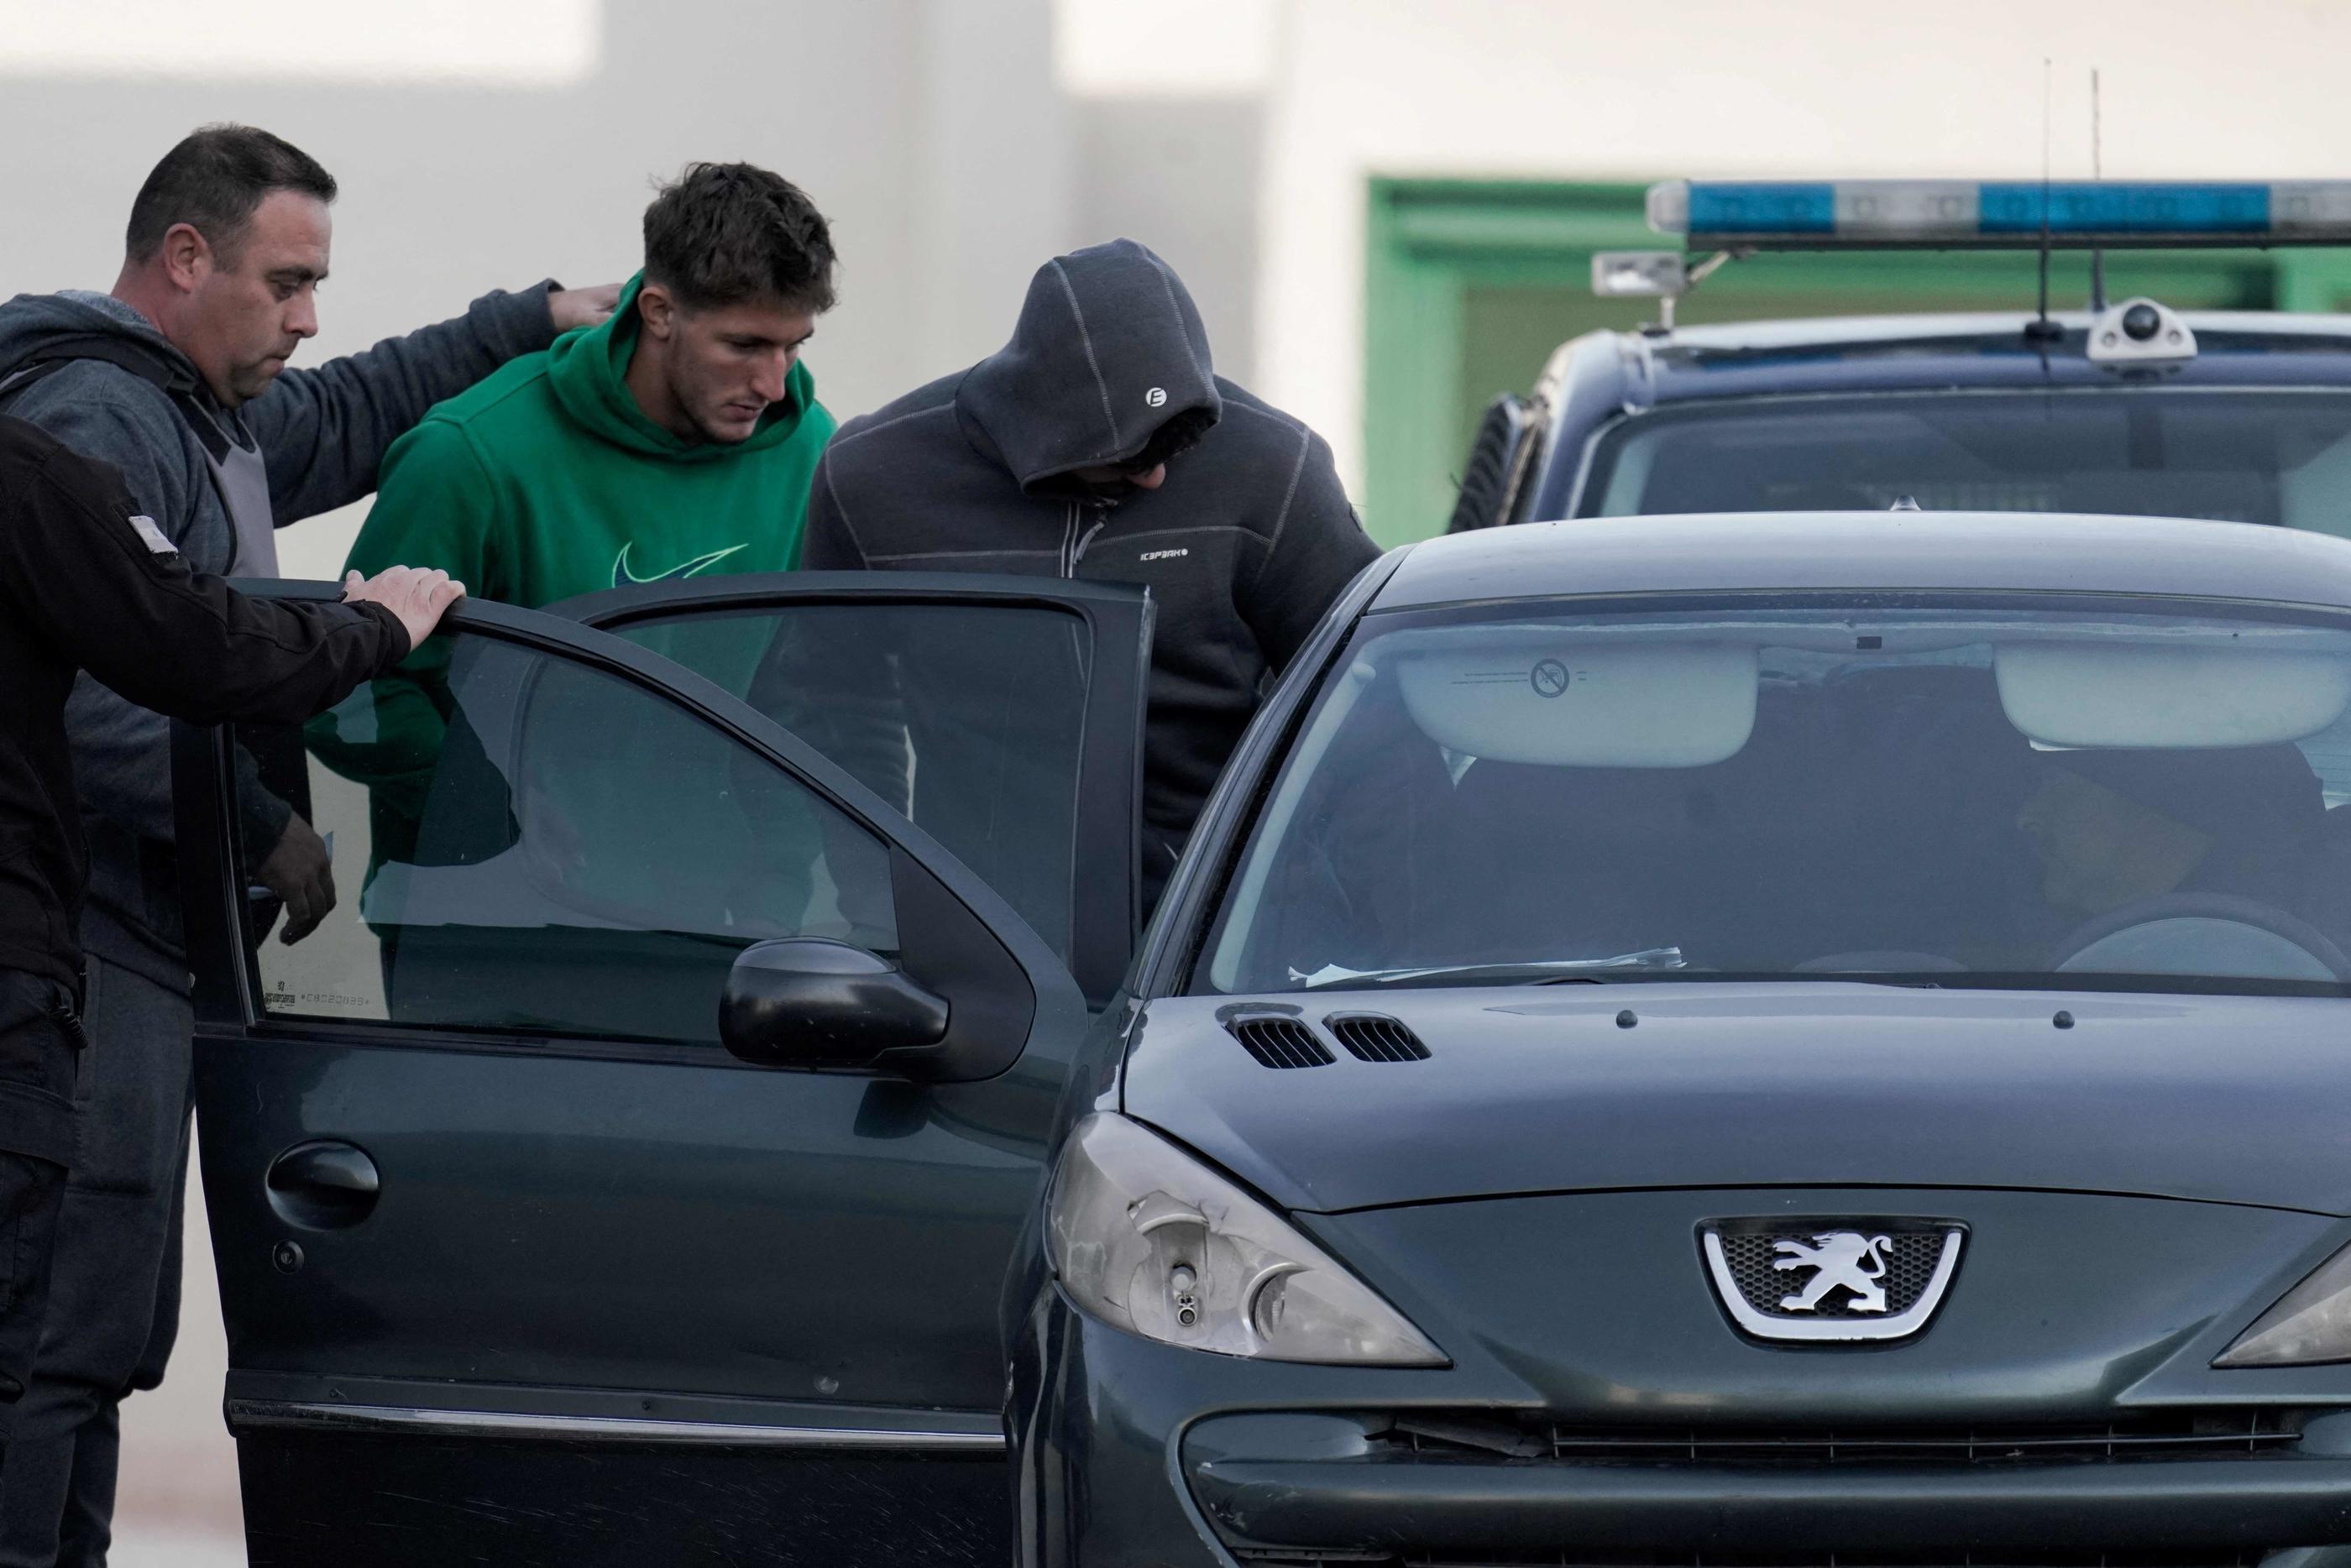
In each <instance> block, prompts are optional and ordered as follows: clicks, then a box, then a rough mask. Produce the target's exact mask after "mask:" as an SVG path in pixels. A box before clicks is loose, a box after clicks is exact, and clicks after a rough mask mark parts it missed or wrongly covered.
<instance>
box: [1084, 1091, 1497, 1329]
mask: <svg viewBox="0 0 2351 1568" xmlns="http://www.w3.org/2000/svg"><path fill="white" fill-rule="evenodd" d="M1045 1222H1046V1235H1047V1238H1048V1240H1047V1246H1048V1248H1049V1249H1050V1253H1051V1257H1052V1262H1053V1271H1054V1272H1055V1273H1056V1274H1058V1275H1059V1276H1060V1277H1061V1284H1062V1288H1064V1289H1065V1290H1067V1291H1068V1292H1069V1293H1070V1294H1071V1296H1072V1297H1073V1298H1075V1299H1076V1301H1077V1302H1078V1303H1079V1304H1080V1305H1081V1306H1082V1307H1084V1308H1085V1309H1086V1310H1087V1311H1088V1312H1090V1313H1092V1314H1094V1315H1096V1316H1098V1317H1101V1318H1102V1319H1104V1320H1105V1321H1107V1322H1109V1323H1110V1324H1113V1325H1115V1326H1116V1327H1119V1328H1123V1329H1125V1330H1127V1331H1129V1332H1130V1333H1134V1334H1141V1335H1143V1336H1144V1338H1146V1339H1156V1340H1160V1341H1162V1342H1164V1343H1165V1344H1168V1345H1184V1346H1186V1347H1187V1348H1189V1349H1193V1350H1207V1351H1214V1352H1216V1353H1217V1354H1218V1355H1249V1356H1257V1357H1259V1358H1261V1359H1263V1360H1268V1361H1320V1362H1339V1363H1347V1364H1351V1365H1354V1366H1448V1365H1450V1363H1448V1362H1447V1359H1446V1356H1445V1353H1444V1352H1442V1351H1440V1350H1438V1349H1437V1346H1435V1345H1431V1344H1430V1343H1429V1342H1428V1338H1427V1336H1426V1335H1425V1334H1422V1333H1421V1332H1420V1330H1418V1329H1416V1328H1415V1327H1413V1325H1412V1324H1409V1323H1407V1322H1406V1321H1405V1318H1404V1314H1401V1313H1399V1312H1397V1311H1396V1310H1395V1308H1394V1307H1392V1306H1390V1305H1388V1303H1385V1302H1384V1301H1382V1300H1381V1299H1380V1298H1379V1297H1378V1296H1377V1295H1375V1294H1374V1293H1373V1292H1372V1291H1371V1289H1370V1288H1369V1287H1368V1286H1366V1285H1364V1283H1363V1282H1361V1281H1359V1280H1357V1279H1356V1278H1355V1277H1354V1276H1353V1274H1350V1273H1349V1272H1346V1270H1344V1269H1343V1268H1341V1267H1340V1266H1339V1264H1338V1263H1337V1262H1334V1261H1333V1260H1332V1258H1331V1257H1330V1255H1329V1254H1328V1253H1326V1252H1324V1251H1322V1248H1320V1247H1317V1246H1316V1245H1315V1244H1314V1243H1313V1242H1311V1241H1308V1240H1307V1239H1306V1238H1305V1237H1304V1236H1302V1235H1301V1234H1300V1233H1299V1232H1298V1230H1297V1229H1296V1227H1294V1226H1292V1225H1291V1224H1290V1223H1289V1221H1287V1220H1283V1219H1282V1218H1281V1217H1280V1215H1278V1214H1276V1213H1275V1212H1274V1211H1273V1210H1270V1209H1269V1208H1267V1207H1266V1206H1265V1205H1264V1204H1263V1203H1260V1202H1259V1201H1258V1200H1257V1199H1254V1198H1252V1197H1250V1196H1249V1194H1248V1193H1246V1192H1244V1191H1242V1190H1241V1189H1239V1188H1238V1187H1237V1186H1235V1185H1234V1184H1233V1183H1232V1182H1231V1181H1229V1180H1228V1179H1225V1178H1224V1177H1221V1176H1219V1175H1217V1173H1216V1172H1215V1171H1213V1170H1210V1169H1208V1168H1207V1167H1206V1166H1204V1165H1202V1164H1201V1163H1200V1162H1199V1161H1197V1160H1196V1159H1194V1158H1191V1157H1190V1156H1189V1155H1186V1154H1184V1153H1182V1152H1181V1151H1179V1150H1178V1149H1176V1148H1175V1147H1174V1146H1173V1145H1171V1144H1169V1143H1167V1142H1165V1140H1164V1139H1161V1138H1159V1137H1155V1136H1154V1135H1152V1134H1151V1133H1148V1132H1145V1131H1144V1129H1143V1127H1141V1126H1140V1125H1139V1124H1137V1123H1135V1122H1132V1121H1129V1120H1128V1119H1127V1118H1126V1117H1124V1116H1114V1115H1111V1114H1108V1113H1099V1114H1096V1115H1094V1116H1088V1117H1087V1118H1086V1119H1085V1120H1084V1121H1082V1122H1081V1123H1079V1124H1078V1126H1077V1127H1076V1129H1075V1130H1074V1131H1073V1132H1072V1133H1071V1135H1070V1141H1069V1142H1068V1144H1067V1145H1066V1146H1064V1147H1063V1148H1062V1150H1061V1165H1060V1167H1059V1168H1058V1169H1056V1170H1055V1171H1054V1173H1053V1186H1052V1190H1051V1192H1050V1195H1049V1196H1048V1197H1047V1199H1046V1210H1045Z"/></svg>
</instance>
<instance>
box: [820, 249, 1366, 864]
mask: <svg viewBox="0 0 2351 1568" xmlns="http://www.w3.org/2000/svg"><path fill="white" fill-rule="evenodd" d="M1378 554H1379V549H1378V547H1377V546H1376V545H1374V544H1373V543H1372V542H1371V540H1370V539H1369V538H1367V537H1365V535H1364V531H1363V528H1362V526H1361V524H1358V523H1357V522H1356V519H1355V514H1354V511H1353V508H1352V507H1351V506H1350V505H1349V504H1348V503H1347V496H1346V493H1345V491H1344V490H1343V489H1342V488H1341V487H1340V483H1339V476H1338V474H1337V472H1335V471H1334V470H1333V468H1332V462H1331V449H1330V447H1329V446H1328V445H1326V444H1325V443H1324V442H1323V441H1322V438H1321V437H1320V436H1317V435H1316V434H1315V433H1314V432H1313V431H1311V430H1309V429H1307V427H1306V426H1305V425H1303V424H1301V422H1300V421H1297V420H1295V419H1292V418H1291V417H1290V415H1288V414H1285V413H1283V412H1282V411H1281V410H1279V409H1276V408H1273V407H1271V406H1270V405H1269V404H1267V403H1265V402H1262V401H1260V400H1258V399H1257V398H1254V397H1252V396H1250V395H1249V393H1248V392H1247V391H1245V390H1244V389H1241V388H1239V387H1238V386H1236V385H1234V384H1233V383H1232V382H1230V381H1228V380H1226V379H1224V378H1223V377H1221V376H1218V375H1217V374H1216V373H1215V372H1214V370H1213V369H1211V368H1210V365H1209V358H1208V340H1207V331H1206V330H1205V329H1204V328H1203V327H1201V325H1200V314H1199V311H1198V310H1197V309H1196V308H1195V307H1194V306H1193V304H1192V298H1191V296H1190V295H1189V294H1187V293H1186V291H1185V288H1184V285H1183V282H1182V280H1181V279H1179V278H1178V277H1176V275H1175V272H1174V271H1173V269H1171V268H1170V267H1169V266H1168V265H1167V264H1166V263H1165V262H1163V261H1161V260H1160V259H1159V258H1158V257H1157V256H1156V255H1154V254H1152V253H1151V252H1150V251H1149V250H1147V249H1145V248H1144V247H1143V246H1142V245H1139V244H1135V243H1134V241H1132V240H1117V241H1113V243H1111V244H1105V245H1095V246H1092V247H1090V248H1088V249H1085V250H1081V251H1077V252H1074V253H1072V254H1069V255H1065V256H1056V257H1055V258H1054V259H1053V260H1051V261H1050V262H1047V263H1046V264H1045V265H1044V266H1043V267H1041V268H1040V269H1039V271H1038V273H1037V275H1036V277H1035V279H1034V280H1033V281H1032V282H1031V283H1030V284H1029V298H1028V302H1027V304H1026V305H1024V306H1022V307H1021V312H1020V319H1019V324H1018V325H1017V326H1016V327H1014V328H1013V333H1012V340H1011V341H1010V342H1009V343H1008V344H1006V345H1005V346H1004V348H1002V349H1001V350H999V351H998V353H996V354H994V355H991V356H990V357H989V358H986V359H983V360H981V361H980V362H979V363H978V364H977V365H974V366H973V367H971V368H970V369H967V370H961V371H958V372H956V374H954V375H952V376H947V377H945V378H943V379H939V380H936V381H934V382H932V383H931V384H930V385H928V386H926V387H923V388H920V389H916V390H914V391H912V392H909V393H907V394H906V395H905V396H904V397H903V398H900V399H899V400H897V401H895V402H893V403H891V404H889V405H887V406H886V407H884V408H882V409H879V410H875V411H874V412H872V413H871V414H867V415H865V416H864V417H863V418H862V419H856V420H852V421H850V422H849V423H848V424H846V425H843V426H842V427H841V433H840V434H839V435H837V436H835V437H834V438H833V441H832V444H831V447H829V448H828V449H827V450H826V452H825V455H824V459H823V461H822V462H820V463H819V464H818V465H817V471H816V480H815V483H814V487H813V490H812V492H811V493H810V498H809V516H808V531H807V534H806V536H805V543H804V545H803V549H802V555H801V562H800V564H801V565H802V566H806V567H808V568H810V569H812V570H823V569H827V568H843V567H848V568H856V567H882V568H893V569H896V570H901V571H959V572H1015V573H1022V574H1026V575H1029V576H1061V577H1084V578H1089V579H1094V580H1101V581H1108V582H1121V583H1139V584H1142V585H1144V587H1148V588H1149V589H1150V590H1151V597H1152V598H1153V600H1154V601H1155V604H1156V605H1157V633H1156V636H1155V640H1154V642H1153V645H1152V652H1151V708H1150V714H1149V718H1148V721H1147V725H1146V731H1145V739H1144V788H1143V815H1144V866H1143V874H1144V897H1145V902H1146V907H1147V905H1148V904H1149V903H1150V902H1152V901H1155V899H1156V898H1157V896H1158V891H1159V889H1160V888H1162V887H1164V886H1165V882H1166V878H1167V873H1168V871H1169V869H1170V868H1172V867H1173V866H1174V865H1175V857H1176V855H1177V854H1178V853H1179V852H1180V851H1181V850H1182V848H1183V846H1184V841H1185V839H1186V836H1189V834H1190V833H1191V829H1192V822H1193V819H1194V818H1195V817H1196V816H1197V815H1199V810H1200V805H1201V802H1202V801H1203V800H1204V799H1206V797H1207V793H1208V790H1209V787H1210V786H1211V785H1212V784H1215V783H1216V779H1217V774H1218V773H1219V772H1220V771H1222V769H1223V767H1224V765H1225V759H1226V758H1227V757H1228V755H1230V754H1231V752H1232V749H1233V746H1234V744H1235V743H1236V742H1238V740H1239V739H1240V733H1241V731H1242V729H1243V728H1244V727H1245V726H1246V725H1247V724H1248V722H1249V715H1250V714H1251V713H1253V712H1254V711H1256V708H1257V703H1258V698H1259V691H1260V687H1261V685H1262V683H1263V682H1264V681H1265V680H1266V679H1267V678H1268V677H1269V676H1270V675H1271V674H1278V673H1279V672H1280V670H1281V669H1282V667H1283V666H1284V665H1285V664H1287V663H1288V662H1289V660H1290V656H1291V655H1292V654H1293V653H1295V652H1296V651H1297V650H1298V648H1299V645H1300V644H1301V643H1302V642H1303V641H1304V640H1305V639H1306V636H1307V634H1308V633H1309V632H1310V631H1311V630H1312V629H1313V627H1314V624H1315V622H1316V621H1318V620H1320V619H1321V618H1322V612H1323V611H1324V610H1325V609H1327V608H1329V607H1330V605H1331V601H1332V599H1333V598H1335V597H1337V596H1338V594H1339V592H1340V590H1341V589H1342V588H1343V587H1346V585H1347V583H1348V581H1349V579H1351V578H1352V577H1353V576H1354V575H1355V574H1356V573H1357V572H1358V571H1360V570H1361V569H1362V568H1363V566H1364V565H1365V564H1366V563H1367V562H1369V561H1371V560H1372V559H1373V558H1374V557H1375V556H1377V555H1378ZM852 771H857V772H861V773H862V772H863V771H864V770H862V769H855V768H852ZM883 793H884V794H885V795H886V794H888V793H889V792H888V791H887V790H885V791H884V792H883Z"/></svg>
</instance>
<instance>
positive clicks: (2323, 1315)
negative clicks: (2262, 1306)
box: [2212, 1247, 2351, 1366]
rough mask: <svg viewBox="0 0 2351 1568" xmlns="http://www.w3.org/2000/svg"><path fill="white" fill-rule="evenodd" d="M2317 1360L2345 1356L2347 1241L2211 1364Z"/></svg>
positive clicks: (2349, 1311)
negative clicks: (2342, 1247) (2341, 1248)
mask: <svg viewBox="0 0 2351 1568" xmlns="http://www.w3.org/2000/svg"><path fill="white" fill-rule="evenodd" d="M2323 1361H2351V1247H2346V1248H2345V1249H2343V1251H2339V1252H2337V1253H2335V1256H2333V1257H2332V1258H2329V1259H2327V1260H2326V1262H2324V1263H2321V1264H2319V1265H2318V1267H2317V1269H2316V1270H2315V1271H2314V1272H2312V1273H2311V1275H2310V1276H2309V1277H2308V1278H2307V1279H2305V1280H2304V1281H2303V1282H2302V1283H2300V1284H2298V1285H2296V1286H2294V1289H2292V1290H2290V1291H2288V1292H2286V1293H2285V1294H2283V1295H2282V1296H2280V1297H2279V1298H2278V1303H2277V1305H2275V1306H2273V1307H2272V1308H2270V1310H2269V1311H2267V1312H2265V1313H2263V1314H2262V1315H2261V1317H2260V1318H2259V1319H2258V1320H2257V1321H2256V1322H2255V1323H2254V1324H2253V1326H2252V1327H2251V1328H2249V1329H2247V1330H2245V1332H2244V1333H2242V1334H2239V1335H2238V1336H2237V1343H2236V1344H2234V1345H2231V1346H2229V1348H2228V1349H2227V1350H2226V1351H2224V1352H2222V1353H2221V1355H2220V1359H2219V1360H2217V1361H2215V1362H2213V1363H2212V1365H2213V1366H2315V1365H2317V1364H2318V1363H2320V1362H2323Z"/></svg>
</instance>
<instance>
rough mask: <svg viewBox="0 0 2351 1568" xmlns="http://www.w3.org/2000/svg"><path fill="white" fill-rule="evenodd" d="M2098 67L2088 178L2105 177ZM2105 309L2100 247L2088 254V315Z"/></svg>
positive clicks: (2093, 81)
mask: <svg viewBox="0 0 2351 1568" xmlns="http://www.w3.org/2000/svg"><path fill="white" fill-rule="evenodd" d="M2098 129H2099V128H2098V67H2095V66H2092V67H2090V178H2091V179H2093V180H2101V181H2102V180H2104V179H2105V177H2106V161H2105V155H2104V153H2103V151H2102V147H2101V142H2100V139H2099V135H2098ZM2105 307H2106V248H2105V246H2104V245H2100V246H2098V247H2097V248H2095V250H2093V251H2091V252H2090V314H2092V315H2093V316H2095V315H2096V314H2097V313H2098V312H2100V311H2102V310H2104V309H2105Z"/></svg>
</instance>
